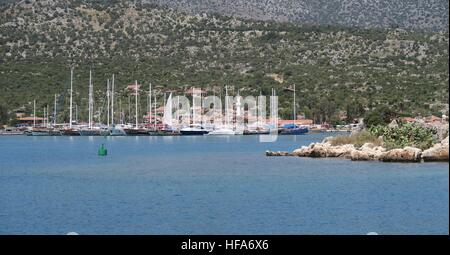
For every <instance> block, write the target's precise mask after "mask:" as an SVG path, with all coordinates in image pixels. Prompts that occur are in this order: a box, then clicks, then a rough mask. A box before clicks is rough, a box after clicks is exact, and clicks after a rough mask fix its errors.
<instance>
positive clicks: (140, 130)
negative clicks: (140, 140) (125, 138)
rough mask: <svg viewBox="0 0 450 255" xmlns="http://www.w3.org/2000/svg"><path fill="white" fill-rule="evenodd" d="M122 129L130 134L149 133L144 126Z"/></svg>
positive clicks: (140, 134) (141, 134)
mask: <svg viewBox="0 0 450 255" xmlns="http://www.w3.org/2000/svg"><path fill="white" fill-rule="evenodd" d="M123 131H125V133H126V134H127V135H130V136H143V135H149V133H148V129H145V128H126V129H124V130H123Z"/></svg>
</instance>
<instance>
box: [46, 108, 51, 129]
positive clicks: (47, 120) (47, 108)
mask: <svg viewBox="0 0 450 255" xmlns="http://www.w3.org/2000/svg"><path fill="white" fill-rule="evenodd" d="M49 109H50V107H48V105H47V111H46V112H47V116H46V117H45V122H46V123H47V127H48V111H49Z"/></svg>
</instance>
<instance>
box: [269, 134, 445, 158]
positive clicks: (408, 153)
mask: <svg viewBox="0 0 450 255" xmlns="http://www.w3.org/2000/svg"><path fill="white" fill-rule="evenodd" d="M330 139H332V138H325V139H324V141H322V142H321V143H312V144H310V145H309V146H302V147H301V148H298V149H296V150H294V151H293V152H282V151H277V152H274V151H266V156H297V157H311V158H346V159H350V160H352V161H369V160H378V161H382V162H436V161H441V162H448V161H449V153H448V151H449V138H448V137H447V138H445V139H444V140H442V141H441V142H440V143H437V144H435V145H434V146H433V147H431V148H429V149H427V150H424V151H422V150H421V149H418V148H415V147H409V146H407V147H405V148H403V149H392V150H387V149H386V148H384V147H382V146H376V145H374V144H372V143H365V144H364V145H362V146H361V147H355V146H354V145H353V144H344V145H337V146H333V145H332V144H331V143H330V142H329V140H330Z"/></svg>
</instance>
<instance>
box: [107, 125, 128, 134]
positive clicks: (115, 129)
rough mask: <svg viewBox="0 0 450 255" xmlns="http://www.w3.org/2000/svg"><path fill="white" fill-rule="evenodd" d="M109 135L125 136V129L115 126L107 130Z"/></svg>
mask: <svg viewBox="0 0 450 255" xmlns="http://www.w3.org/2000/svg"><path fill="white" fill-rule="evenodd" d="M109 135H110V136H126V135H127V133H125V130H123V128H116V127H113V128H112V129H111V130H110V131H109Z"/></svg>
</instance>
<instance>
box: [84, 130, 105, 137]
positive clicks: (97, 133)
mask: <svg viewBox="0 0 450 255" xmlns="http://www.w3.org/2000/svg"><path fill="white" fill-rule="evenodd" d="M80 135H81V136H100V135H101V131H100V130H80Z"/></svg>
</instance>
